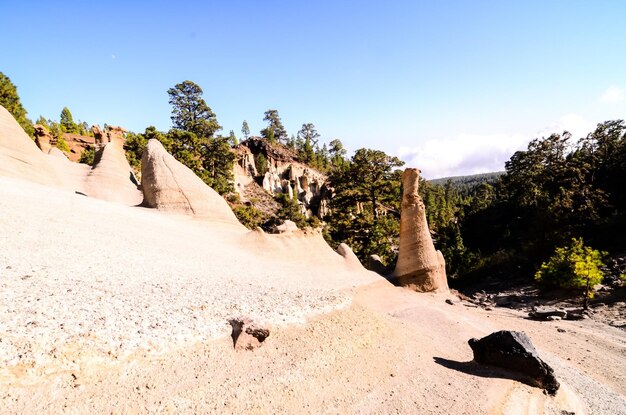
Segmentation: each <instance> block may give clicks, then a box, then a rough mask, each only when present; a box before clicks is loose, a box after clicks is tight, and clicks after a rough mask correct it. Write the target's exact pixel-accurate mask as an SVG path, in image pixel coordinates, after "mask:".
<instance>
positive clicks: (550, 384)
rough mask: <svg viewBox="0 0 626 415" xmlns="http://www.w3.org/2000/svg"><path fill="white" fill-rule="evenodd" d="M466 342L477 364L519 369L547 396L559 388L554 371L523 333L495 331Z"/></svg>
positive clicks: (518, 370) (517, 370)
mask: <svg viewBox="0 0 626 415" xmlns="http://www.w3.org/2000/svg"><path fill="white" fill-rule="evenodd" d="M468 343H469V345H470V347H471V348H472V351H473V352H474V361H476V362H477V363H480V364H485V365H492V366H497V367H501V368H504V369H509V370H512V371H515V372H518V373H520V374H522V375H524V376H526V377H528V379H529V381H530V382H529V383H531V384H532V385H534V386H537V387H539V388H542V389H544V390H545V391H546V392H548V393H549V394H550V395H555V394H556V391H557V390H558V389H559V386H560V385H559V382H558V381H557V380H556V378H555V377H554V370H553V369H552V368H551V367H550V366H548V364H547V363H545V362H544V361H543V360H541V358H540V357H539V355H538V354H537V351H536V350H535V347H534V346H533V344H532V343H531V341H530V339H529V338H528V336H527V335H526V334H525V333H522V332H519V331H506V330H503V331H497V332H495V333H491V334H490V335H488V336H487V337H483V338H482V339H470V340H469V341H468Z"/></svg>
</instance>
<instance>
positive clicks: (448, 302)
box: [446, 298, 454, 305]
mask: <svg viewBox="0 0 626 415" xmlns="http://www.w3.org/2000/svg"><path fill="white" fill-rule="evenodd" d="M446 304H450V305H454V303H453V302H452V300H451V299H449V298H446Z"/></svg>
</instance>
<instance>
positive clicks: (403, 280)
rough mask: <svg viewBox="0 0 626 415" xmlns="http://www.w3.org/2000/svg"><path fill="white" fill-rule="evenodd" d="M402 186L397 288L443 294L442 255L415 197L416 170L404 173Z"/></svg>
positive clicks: (418, 200)
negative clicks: (400, 286)
mask: <svg viewBox="0 0 626 415" xmlns="http://www.w3.org/2000/svg"><path fill="white" fill-rule="evenodd" d="M402 185H403V188H404V191H403V195H402V212H401V215H400V251H399V253H398V262H397V263H396V269H395V271H394V276H395V277H396V278H397V279H398V281H399V283H400V284H401V285H404V286H408V287H410V288H412V289H414V290H415V291H420V292H425V291H447V290H448V280H447V278H446V268H445V262H444V259H443V255H442V254H441V252H440V251H436V250H435V246H434V244H433V240H432V238H431V237H430V231H429V230H428V223H427V222H426V210H425V207H424V203H423V202H422V199H421V198H420V197H419V195H418V186H419V170H418V169H410V168H407V169H405V170H404V173H403V174H402Z"/></svg>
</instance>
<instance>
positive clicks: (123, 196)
mask: <svg viewBox="0 0 626 415" xmlns="http://www.w3.org/2000/svg"><path fill="white" fill-rule="evenodd" d="M85 181H86V192H87V195H88V196H90V197H95V198H98V199H103V200H107V201H110V202H118V203H123V204H126V205H130V206H135V205H139V204H140V203H141V201H142V199H143V195H142V193H141V190H139V184H138V182H137V179H136V178H135V175H134V173H133V169H132V168H131V167H130V165H129V164H128V160H127V159H126V154H125V153H124V148H123V141H122V140H120V139H117V138H116V139H114V140H113V141H111V142H108V143H106V144H105V145H104V147H102V148H100V149H99V150H98V151H97V152H96V154H95V156H94V163H93V167H92V168H91V171H90V172H89V173H88V175H87V177H86V179H85Z"/></svg>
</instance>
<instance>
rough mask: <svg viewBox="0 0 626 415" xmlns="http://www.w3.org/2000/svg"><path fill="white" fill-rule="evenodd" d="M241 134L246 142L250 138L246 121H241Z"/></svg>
mask: <svg viewBox="0 0 626 415" xmlns="http://www.w3.org/2000/svg"><path fill="white" fill-rule="evenodd" d="M241 134H242V135H243V139H244V140H247V139H248V137H249V136H250V127H248V121H246V120H243V124H242V125H241Z"/></svg>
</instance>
